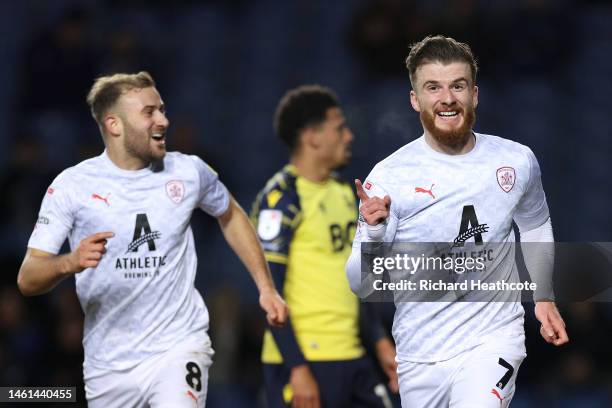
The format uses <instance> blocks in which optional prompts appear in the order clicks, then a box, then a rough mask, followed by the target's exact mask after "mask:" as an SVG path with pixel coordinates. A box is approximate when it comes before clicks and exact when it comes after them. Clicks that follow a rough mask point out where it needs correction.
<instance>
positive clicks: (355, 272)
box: [345, 255, 368, 298]
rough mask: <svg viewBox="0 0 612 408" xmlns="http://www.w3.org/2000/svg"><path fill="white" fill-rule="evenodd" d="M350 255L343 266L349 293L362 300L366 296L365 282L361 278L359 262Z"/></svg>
mask: <svg viewBox="0 0 612 408" xmlns="http://www.w3.org/2000/svg"><path fill="white" fill-rule="evenodd" d="M356 258H358V257H355V256H354V255H351V256H350V258H349V260H348V262H347V263H346V266H345V271H346V277H347V279H348V283H349V287H350V288H351V291H352V292H353V293H354V294H355V295H356V296H357V297H359V298H364V297H366V296H367V295H368V293H367V290H366V282H365V280H363V279H362V277H361V261H360V259H356Z"/></svg>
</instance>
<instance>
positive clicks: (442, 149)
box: [425, 130, 476, 156]
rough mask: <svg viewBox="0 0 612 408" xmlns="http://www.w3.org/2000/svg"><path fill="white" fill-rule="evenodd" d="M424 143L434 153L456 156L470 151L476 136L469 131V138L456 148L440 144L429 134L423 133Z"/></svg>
mask: <svg viewBox="0 0 612 408" xmlns="http://www.w3.org/2000/svg"><path fill="white" fill-rule="evenodd" d="M425 142H427V144H428V145H429V147H431V148H432V149H433V150H435V151H436V152H439V153H444V154H449V155H452V156H457V155H461V154H466V153H469V152H470V151H472V149H473V148H474V146H476V136H475V135H474V132H472V131H471V130H470V137H468V138H467V139H466V141H465V143H462V144H460V145H457V146H448V145H445V144H442V143H440V142H439V141H438V140H437V139H436V138H435V137H433V136H432V135H431V134H430V133H429V132H427V131H425Z"/></svg>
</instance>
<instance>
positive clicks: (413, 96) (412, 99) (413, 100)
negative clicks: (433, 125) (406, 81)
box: [410, 89, 421, 112]
mask: <svg viewBox="0 0 612 408" xmlns="http://www.w3.org/2000/svg"><path fill="white" fill-rule="evenodd" d="M410 104H411V105H412V109H414V110H415V111H417V112H420V111H421V105H420V104H419V100H418V99H417V96H416V92H414V89H413V90H411V91H410Z"/></svg>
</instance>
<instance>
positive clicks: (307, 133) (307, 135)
mask: <svg viewBox="0 0 612 408" xmlns="http://www.w3.org/2000/svg"><path fill="white" fill-rule="evenodd" d="M318 136H319V132H317V130H316V129H315V128H314V127H312V126H310V127H308V128H306V129H304V130H303V131H302V134H301V135H300V139H301V142H302V144H303V145H304V146H309V147H310V148H314V149H316V148H317V147H319V144H320V143H319V137H318Z"/></svg>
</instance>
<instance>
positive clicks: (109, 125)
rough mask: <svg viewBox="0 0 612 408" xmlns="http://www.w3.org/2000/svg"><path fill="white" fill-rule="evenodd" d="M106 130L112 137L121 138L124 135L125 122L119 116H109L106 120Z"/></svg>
mask: <svg viewBox="0 0 612 408" xmlns="http://www.w3.org/2000/svg"><path fill="white" fill-rule="evenodd" d="M104 130H105V131H106V133H108V134H109V135H111V136H115V137H117V136H120V135H121V134H123V122H122V121H121V119H120V118H119V117H118V116H115V115H107V116H106V117H105V118H104Z"/></svg>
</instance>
